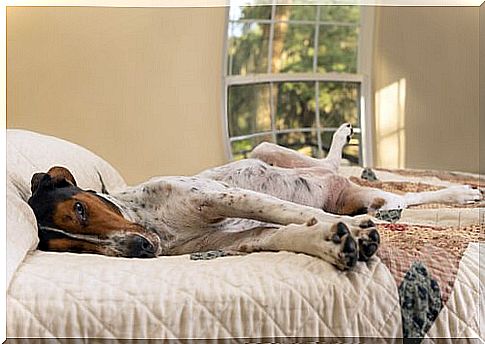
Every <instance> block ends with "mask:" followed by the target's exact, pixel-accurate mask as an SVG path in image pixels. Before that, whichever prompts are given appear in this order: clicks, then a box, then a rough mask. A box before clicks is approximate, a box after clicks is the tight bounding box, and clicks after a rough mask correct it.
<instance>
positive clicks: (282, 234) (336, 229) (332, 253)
mask: <svg viewBox="0 0 485 344" xmlns="http://www.w3.org/2000/svg"><path fill="white" fill-rule="evenodd" d="M228 234H229V236H227V235H228ZM215 235H219V236H221V237H223V238H224V239H222V242H219V247H223V249H224V250H226V251H229V252H242V253H250V252H259V251H289V252H296V253H305V254H308V255H311V256H314V257H318V258H321V259H323V260H325V261H327V262H329V263H331V264H333V265H335V266H336V267H337V268H339V269H341V270H346V269H348V268H351V267H353V266H354V265H355V264H356V262H357V259H358V258H359V248H358V246H357V243H356V242H355V240H354V239H353V237H352V235H351V234H350V231H349V229H348V228H347V226H346V225H345V224H343V223H342V222H339V223H336V224H333V225H331V226H329V225H328V223H323V222H319V221H317V220H315V219H312V220H310V221H309V222H307V223H305V224H291V225H287V226H283V227H280V228H257V229H252V230H246V231H243V232H238V233H220V232H219V233H216V234H215ZM215 242H216V243H217V239H216V240H215ZM375 246H376V247H375V249H376V250H377V244H375Z"/></svg>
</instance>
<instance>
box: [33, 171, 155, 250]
mask: <svg viewBox="0 0 485 344" xmlns="http://www.w3.org/2000/svg"><path fill="white" fill-rule="evenodd" d="M31 191H32V196H31V197H30V198H29V200H28V203H29V205H30V207H31V208H32V209H33V211H34V214H35V217H36V219H37V225H38V231H39V240H40V242H39V246H38V248H39V249H40V250H44V251H69V252H77V253H98V254H104V255H108V256H122V257H138V258H146V257H154V256H155V255H157V253H158V250H159V247H160V240H159V238H158V236H157V235H155V234H154V233H151V232H148V231H146V230H145V229H144V228H143V227H141V226H140V225H138V224H136V223H133V222H131V221H129V220H127V219H125V218H124V217H123V215H122V213H121V211H120V210H119V209H118V207H117V206H116V205H115V204H113V203H112V202H110V201H109V200H107V199H106V198H105V197H102V196H100V195H99V194H97V193H96V192H95V191H92V190H83V189H81V188H79V187H78V186H77V183H76V180H75V179H74V177H73V175H72V173H71V172H69V170H68V169H66V168H64V167H58V166H56V167H52V168H51V169H50V170H49V171H48V172H47V173H35V174H34V175H33V176H32V180H31Z"/></svg>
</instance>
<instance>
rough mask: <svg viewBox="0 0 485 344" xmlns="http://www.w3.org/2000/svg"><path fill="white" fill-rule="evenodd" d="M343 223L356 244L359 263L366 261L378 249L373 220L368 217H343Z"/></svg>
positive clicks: (377, 234)
mask: <svg viewBox="0 0 485 344" xmlns="http://www.w3.org/2000/svg"><path fill="white" fill-rule="evenodd" d="M343 221H344V222H345V223H346V224H347V226H348V228H349V229H350V232H351V234H352V236H353V237H354V239H355V241H356V242H357V244H358V258H359V261H364V262H366V261H368V260H369V259H370V258H371V257H372V256H373V255H374V254H375V253H376V252H377V249H378V248H379V244H380V236H379V232H378V231H377V229H376V224H375V222H374V221H375V220H374V219H373V218H372V217H371V216H369V215H359V216H353V217H350V216H345V217H343Z"/></svg>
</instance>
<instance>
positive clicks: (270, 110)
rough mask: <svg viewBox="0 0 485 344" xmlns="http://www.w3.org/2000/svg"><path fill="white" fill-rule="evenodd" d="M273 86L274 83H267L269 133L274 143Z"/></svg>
mask: <svg viewBox="0 0 485 344" xmlns="http://www.w3.org/2000/svg"><path fill="white" fill-rule="evenodd" d="M273 87H274V84H273V83H272V82H270V83H269V113H270V116H271V135H272V136H273V141H274V143H276V123H275V116H276V114H275V103H274V96H273Z"/></svg>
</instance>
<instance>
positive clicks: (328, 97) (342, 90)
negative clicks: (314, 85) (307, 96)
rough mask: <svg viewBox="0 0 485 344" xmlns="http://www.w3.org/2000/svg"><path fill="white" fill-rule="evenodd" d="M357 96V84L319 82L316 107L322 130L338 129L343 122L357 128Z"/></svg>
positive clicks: (358, 96)
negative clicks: (317, 107)
mask: <svg viewBox="0 0 485 344" xmlns="http://www.w3.org/2000/svg"><path fill="white" fill-rule="evenodd" d="M359 94H360V85H359V83H351V82H320V83H319V94H318V106H319V112H320V124H321V126H322V128H338V127H339V126H340V125H341V124H343V123H345V122H350V123H351V124H352V125H353V126H354V127H357V128H358V127H359V126H360V124H359V107H360V105H359V103H360V95H359Z"/></svg>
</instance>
